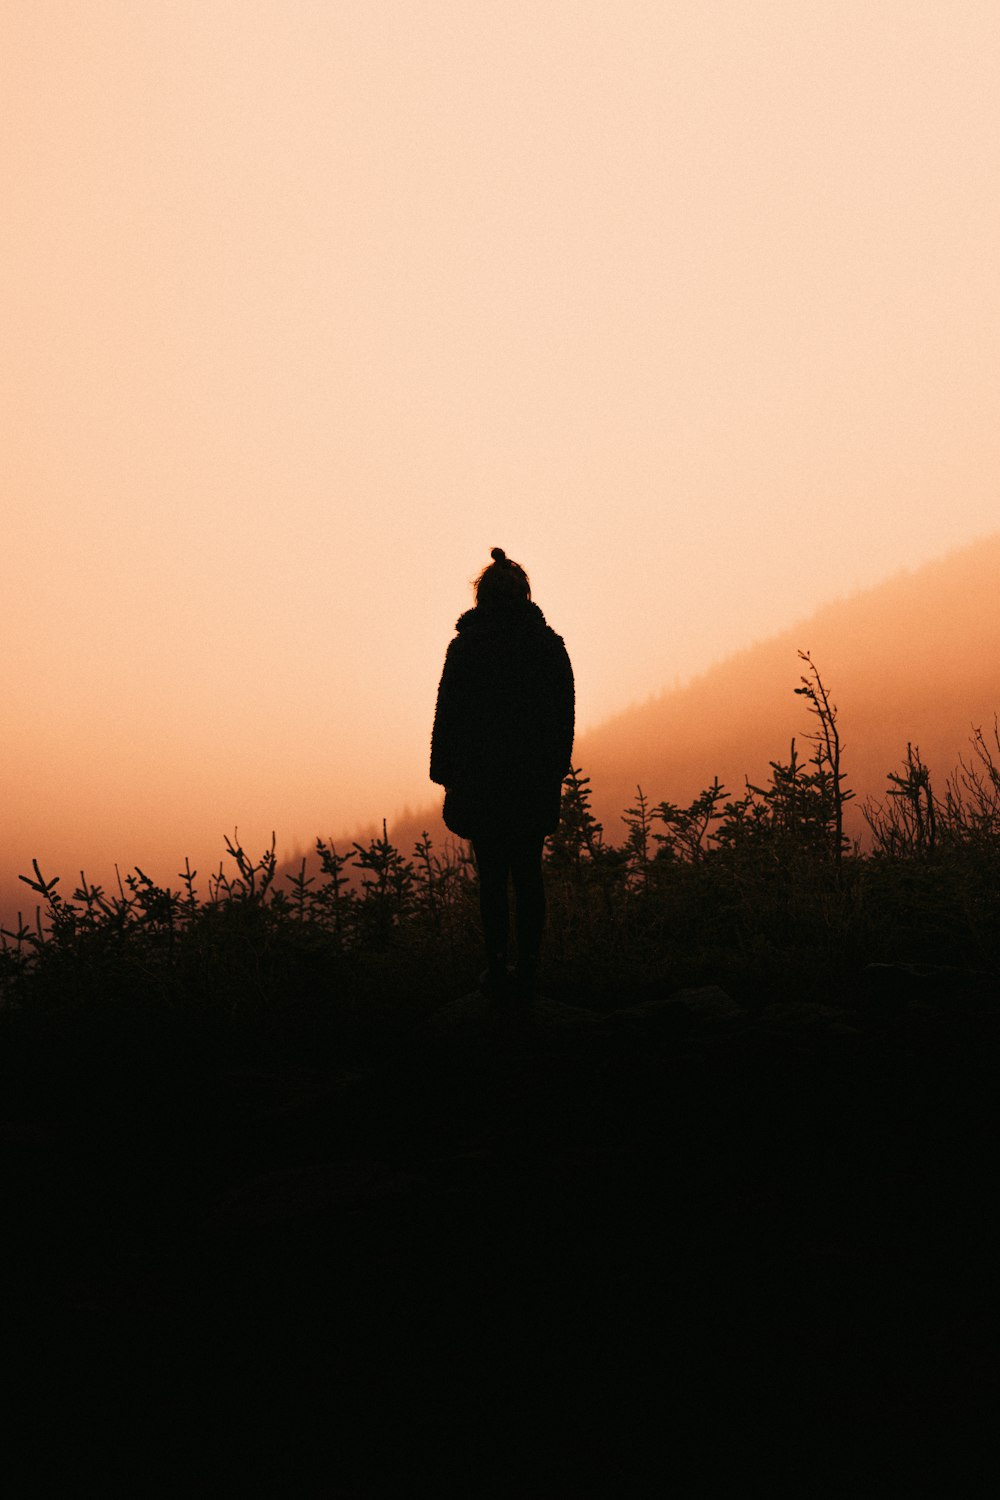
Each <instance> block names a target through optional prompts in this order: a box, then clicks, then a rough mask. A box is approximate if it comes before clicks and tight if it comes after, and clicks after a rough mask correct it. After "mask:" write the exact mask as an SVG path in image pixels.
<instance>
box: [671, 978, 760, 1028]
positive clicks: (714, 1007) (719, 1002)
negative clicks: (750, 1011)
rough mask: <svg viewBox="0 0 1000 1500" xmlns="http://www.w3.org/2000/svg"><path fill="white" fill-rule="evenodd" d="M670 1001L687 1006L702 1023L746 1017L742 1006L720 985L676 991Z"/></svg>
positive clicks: (707, 985)
mask: <svg viewBox="0 0 1000 1500" xmlns="http://www.w3.org/2000/svg"><path fill="white" fill-rule="evenodd" d="M670 1000H671V1001H672V1002H674V1003H675V1004H677V1003H680V1004H683V1005H686V1006H687V1008H688V1010H690V1011H691V1013H692V1014H693V1015H694V1016H696V1017H697V1018H698V1019H699V1020H701V1021H736V1020H740V1019H742V1017H743V1016H744V1015H745V1012H744V1009H743V1007H742V1005H740V1004H739V1003H738V1002H737V1001H736V1000H734V999H733V997H732V995H730V994H728V993H727V992H726V991H725V990H724V989H723V988H722V986H721V985H718V984H703V985H699V986H697V987H696V988H692V989H686V990H675V991H674V993H673V994H672V995H671V996H670Z"/></svg>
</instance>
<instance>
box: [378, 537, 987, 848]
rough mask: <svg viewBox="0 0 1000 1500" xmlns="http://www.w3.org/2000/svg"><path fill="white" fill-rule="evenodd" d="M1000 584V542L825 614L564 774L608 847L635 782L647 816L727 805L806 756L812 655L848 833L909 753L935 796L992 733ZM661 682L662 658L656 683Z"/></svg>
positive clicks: (666, 705)
mask: <svg viewBox="0 0 1000 1500" xmlns="http://www.w3.org/2000/svg"><path fill="white" fill-rule="evenodd" d="M859 545H862V543H860V542H859ZM803 566H808V557H806V558H804V561H803ZM998 581H1000V533H998V534H997V535H995V536H991V537H989V538H987V539H985V540H982V541H979V542H977V543H975V544H974V545H972V546H970V547H966V548H963V549H962V550H961V551H958V552H954V553H951V554H949V555H948V556H946V557H944V558H941V559H938V560H937V561H935V562H932V563H928V564H927V565H925V566H924V567H921V568H918V569H915V570H914V571H912V572H907V573H902V574H899V575H898V576H896V577H893V578H890V579H889V580H887V581H886V582H885V583H882V584H879V585H877V586H876V587H874V588H871V589H868V590H865V591H864V592H862V593H858V594H856V595H854V596H853V597H851V598H848V599H842V600H838V601H837V602H835V603H832V604H828V605H826V606H825V607H823V608H822V609H820V610H818V611H817V612H816V614H814V615H812V616H811V617H810V618H808V619H806V620H803V621H802V622H801V623H799V624H797V625H795V626H793V627H792V628H791V629H789V630H786V631H783V632H782V633H781V634H780V635H777V636H774V637H772V638H771V639H769V640H766V641H763V642H760V643H759V644H757V645H755V646H752V647H750V648H749V649H748V650H746V651H741V652H739V653H737V654H736V655H735V656H731V657H729V658H728V659H727V660H725V661H723V662H721V663H719V664H718V665H717V666H715V667H712V668H711V669H710V670H709V671H707V672H705V673H704V674H703V675H702V676H700V677H698V678H696V679H694V680H693V681H691V682H689V683H688V684H686V685H685V686H684V687H681V688H678V689H675V690H674V691H671V692H665V693H662V694H661V695H660V696H658V697H656V698H654V699H652V700H651V701H649V702H647V703H644V704H641V705H637V706H636V707H634V708H631V709H628V710H627V711H626V712H624V713H622V714H618V715H617V716H616V717H615V718H613V719H609V720H608V721H607V722H606V723H604V724H602V725H600V726H599V727H598V728H596V729H594V730H592V731H590V733H588V734H586V735H583V736H581V737H580V738H579V740H578V741H577V745H576V748H575V750H574V756H573V758H574V762H575V764H576V765H578V766H581V767H582V768H583V770H584V772H585V773H586V774H587V775H589V776H590V777H591V781H592V785H593V790H594V806H595V810H596V812H597V815H598V816H599V817H600V818H601V819H602V820H603V821H604V824H605V829H606V835H607V837H608V838H609V839H611V840H614V841H617V840H618V838H619V836H620V834H621V831H622V824H621V822H620V817H621V813H622V811H623V809H624V808H625V807H626V806H628V805H630V803H631V801H632V800H633V798H634V795H635V789H636V784H637V783H639V784H640V785H641V786H642V788H643V790H644V791H645V792H647V793H648V794H649V796H650V798H651V799H652V801H653V802H654V803H655V802H658V801H661V800H662V799H664V798H668V799H669V800H670V801H672V802H681V803H683V802H684V801H686V800H690V798H692V797H693V796H694V795H695V794H696V793H697V792H698V791H699V790H700V789H701V788H702V787H704V786H706V785H707V784H708V783H709V782H711V780H712V777H713V776H718V777H719V779H720V781H722V782H723V783H724V785H725V786H726V787H727V788H728V789H729V790H730V791H733V792H739V791H741V790H742V788H743V785H744V780H745V778H746V777H749V779H750V780H751V781H757V782H759V781H760V780H761V779H762V778H765V777H766V776H767V774H768V762H769V761H771V760H775V759H779V758H784V757H785V756H786V755H787V752H788V749H789V745H790V742H791V739H792V736H793V735H794V736H796V738H797V739H798V742H799V745H800V747H801V748H802V749H803V750H806V749H807V748H808V747H806V745H805V743H804V738H805V735H806V734H807V733H809V732H810V730H811V729H812V727H813V726H812V722H811V718H810V715H809V713H808V710H807V708H806V706H805V704H804V701H803V699H801V698H797V697H795V695H794V692H793V689H794V688H795V687H797V686H798V683H799V677H800V674H801V671H802V663H801V662H800V661H799V659H798V655H797V652H798V651H799V650H800V649H801V650H805V651H809V652H810V653H811V654H812V658H813V660H814V661H815V663H816V665H817V666H818V668H819V670H820V672H821V674H822V677H823V681H824V683H825V684H826V686H827V689H828V690H829V692H830V694H831V696H832V698H833V701H834V703H835V704H836V705H837V707H838V709H839V724H840V730H841V736H842V740H843V744H844V747H845V752H844V769H845V770H846V772H847V779H848V785H849V786H851V787H852V788H853V789H854V790H855V792H856V793H857V803H856V804H855V805H854V823H853V828H854V831H857V830H858V829H859V827H860V817H859V812H858V807H859V805H860V802H861V800H862V799H863V797H864V796H865V795H867V794H869V793H874V794H876V795H880V794H881V793H882V791H883V790H884V788H885V784H886V782H885V778H886V773H887V771H889V770H893V769H896V768H898V766H899V764H900V762H901V760H902V757H903V755H904V754H905V750H906V744H907V741H908V740H909V741H912V742H913V743H914V744H915V745H919V747H920V750H921V753H922V755H923V757H924V759H925V761H926V762H927V763H928V765H929V766H930V768H931V772H932V776H933V778H934V780H935V782H936V784H937V786H938V788H939V789H940V790H943V783H944V778H945V776H946V775H947V774H948V773H949V772H950V771H951V770H952V769H953V768H954V766H955V764H956V763H957V761H958V757H959V755H960V754H962V753H964V751H965V750H966V749H967V747H968V740H969V735H970V733H971V731H972V727H973V725H982V726H984V727H990V728H991V727H992V724H993V716H994V712H995V711H996V710H998V709H1000V609H998V588H997V584H998ZM569 645H570V649H571V650H572V642H570V643H569ZM627 651H628V640H627V638H626V637H625V636H624V635H623V639H622V652H623V654H624V653H626V652H627ZM670 670H671V667H670V659H669V645H665V647H664V675H666V674H667V673H668V672H669V671H670ZM438 807H439V804H438V803H431V802H430V801H429V803H428V808H427V810H426V811H425V812H423V813H417V814H412V813H409V812H408V813H407V814H405V815H404V816H403V817H401V818H399V819H398V820H397V821H396V822H395V823H394V825H393V827H392V832H393V834H394V837H395V839H396V841H397V842H398V843H399V844H400V846H401V847H403V848H409V847H412V843H413V840H414V838H415V837H417V836H418V835H419V833H420V831H421V830H422V829H423V828H427V829H428V830H429V831H430V832H431V833H432V834H433V835H435V836H436V837H439V838H440V837H443V836H444V828H443V825H442V823H441V821H440V816H439V813H438V811H437V808H438Z"/></svg>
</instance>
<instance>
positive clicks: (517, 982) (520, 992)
mask: <svg viewBox="0 0 1000 1500" xmlns="http://www.w3.org/2000/svg"><path fill="white" fill-rule="evenodd" d="M513 979H514V993H515V995H516V996H517V999H518V1003H519V1004H521V1005H530V1003H531V1001H532V1000H533V999H534V997H535V994H536V993H537V989H538V954H537V953H526V954H525V955H524V956H523V957H519V958H518V960H517V964H516V966H515V968H514V974H513Z"/></svg>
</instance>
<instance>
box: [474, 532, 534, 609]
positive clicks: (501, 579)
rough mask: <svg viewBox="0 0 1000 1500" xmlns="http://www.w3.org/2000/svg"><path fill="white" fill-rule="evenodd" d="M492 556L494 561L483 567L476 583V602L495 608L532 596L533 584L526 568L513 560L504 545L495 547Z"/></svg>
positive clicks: (525, 600)
mask: <svg viewBox="0 0 1000 1500" xmlns="http://www.w3.org/2000/svg"><path fill="white" fill-rule="evenodd" d="M490 556H491V557H492V559H493V561H492V562H491V563H488V564H487V566H486V567H485V568H484V569H483V571H482V572H481V573H480V575H479V577H478V578H477V579H476V582H475V585H474V587H475V590H476V604H477V605H481V606H482V607H483V608H485V609H495V608H497V607H501V608H502V607H503V606H504V605H505V604H521V603H526V602H527V601H528V600H529V599H530V598H531V584H530V583H529V582H528V575H527V573H526V572H525V571H524V569H523V568H522V567H521V566H520V564H519V563H516V562H511V560H510V558H509V557H508V556H507V554H506V553H505V552H504V550H503V548H502V547H494V548H493V550H492V551H491V553H490Z"/></svg>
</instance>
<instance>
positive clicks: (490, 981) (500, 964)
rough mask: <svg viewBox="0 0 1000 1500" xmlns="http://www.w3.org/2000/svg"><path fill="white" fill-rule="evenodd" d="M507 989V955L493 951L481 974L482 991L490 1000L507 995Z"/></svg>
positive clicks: (480, 988) (480, 986)
mask: <svg viewBox="0 0 1000 1500" xmlns="http://www.w3.org/2000/svg"><path fill="white" fill-rule="evenodd" d="M507 989H508V981H507V955H506V953H491V954H490V956H489V960H488V962H487V965H486V968H485V969H484V970H483V972H482V973H481V974H480V976H479V990H480V993H481V994H483V995H485V996H486V997H487V998H488V999H490V1000H496V999H500V998H502V997H503V996H505V995H506V994H507Z"/></svg>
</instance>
